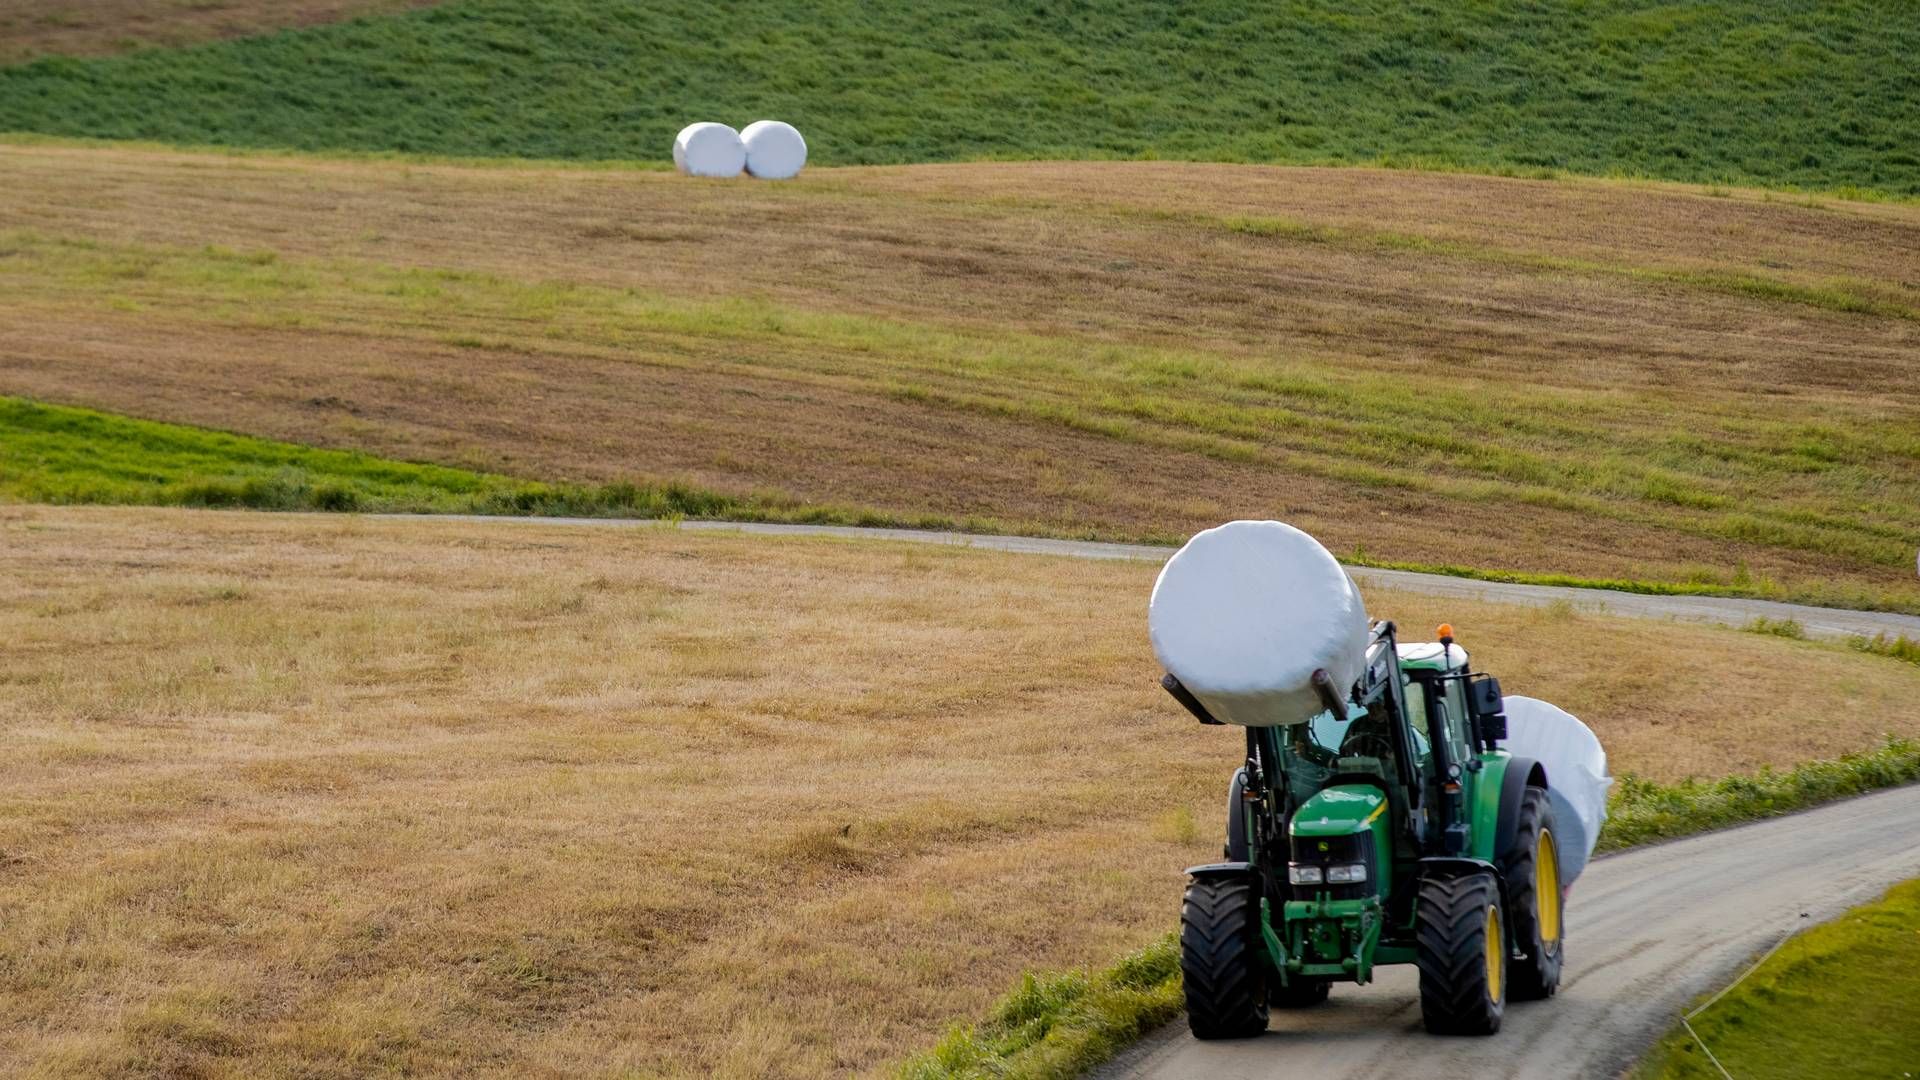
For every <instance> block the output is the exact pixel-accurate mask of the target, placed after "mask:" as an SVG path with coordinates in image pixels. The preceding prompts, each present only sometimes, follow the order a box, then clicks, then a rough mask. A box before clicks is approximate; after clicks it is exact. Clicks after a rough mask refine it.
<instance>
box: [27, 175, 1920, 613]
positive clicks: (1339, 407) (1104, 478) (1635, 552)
mask: <svg viewBox="0 0 1920 1080" xmlns="http://www.w3.org/2000/svg"><path fill="white" fill-rule="evenodd" d="M0 183H4V184H5V185H6V188H7V190H8V194H9V197H8V199H7V200H6V202H5V203H4V204H0V251H3V252H4V256H0V393H10V394H16V395H25V396H29V397H35V398H39V399H42V400H47V401H52V402H60V403H66V404H74V405H85V406H92V407H97V408H102V409H107V410H110V411H119V412H124V413H129V414H133V415H136V416H140V417H144V418H147V419H156V420H171V421H180V422H185V423H191V424H199V425H203V426H208V427H214V428H220V429H225V430H234V431H238V432H242V433H245V434H251V435H261V436H266V437H270V438H277V439H285V440H289V441H292V442H298V443H306V444H311V445H317V446H324V447H332V448H350V449H360V450H365V451H368V452H371V453H375V454H380V455H385V456H389V457H398V458H404V459H409V460H418V461H428V462H434V463H439V464H447V465H455V466H462V467H469V468H477V469H482V470H486V471H494V472H502V473H507V474H511V475H516V476H521V477H527V478H532V479H540V480H572V481H590V482H603V481H610V480H642V481H646V480H655V481H657V480H678V481H683V482H686V483H689V484H691V485H694V486H696V487H699V488H702V489H705V490H709V491H713V492H718V493H720V494H722V495H726V496H728V497H737V498H748V497H756V498H757V497H761V496H765V497H767V498H769V499H771V500H773V501H784V502H787V503H793V502H803V503H804V502H813V503H823V504H832V505H837V506H851V507H860V508H866V509H868V510H872V511H874V512H876V513H877V514H879V515H881V516H894V517H900V518H914V519H924V518H926V517H928V516H934V517H940V518H945V519H948V520H954V521H971V522H975V523H979V524H981V525H984V526H987V527H998V528H1003V529H1008V530H1021V531H1039V532H1054V533H1066V534H1073V535H1099V536H1110V537H1121V538H1126V537H1151V538H1159V539H1175V538H1179V537H1182V536H1184V535H1186V534H1188V533H1190V532H1191V531H1193V530H1194V529H1197V528H1200V527H1204V526H1206V525H1210V524H1213V523H1216V522H1218V521H1220V520H1222V519H1226V518H1231V517H1238V516H1250V517H1269V516H1272V517H1280V518H1283V519H1286V520H1290V521H1294V522H1296V523H1298V524H1301V525H1303V526H1304V527H1307V528H1308V529H1310V530H1311V531H1313V532H1314V533H1315V534H1316V535H1318V536H1320V537H1321V538H1322V539H1324V540H1325V541H1326V542H1327V543H1328V544H1329V545H1330V546H1331V547H1333V548H1334V549H1335V550H1336V551H1337V552H1339V553H1341V554H1343V555H1354V556H1360V557H1365V558H1371V559H1380V560H1387V561H1397V562H1405V563H1420V564H1439V565H1453V566H1462V567H1470V568H1477V569H1481V570H1502V571H1520V572H1531V573H1558V574H1568V575H1573V576H1575V577H1583V578H1589V579H1622V580H1638V581H1643V582H1655V583H1661V584H1665V585H1668V586H1676V587H1682V588H1694V587H1698V588H1709V589H1721V590H1729V591H1735V592H1747V593H1753V594H1760V595H1775V596H1788V597H1794V598H1800V599H1810V600H1814V601H1825V602H1833V603H1843V604H1856V605H1865V606H1881V607H1896V608H1906V609H1909V610H1913V609H1916V608H1920V585H1917V584H1916V582H1915V580H1914V575H1913V559H1914V549H1913V538H1914V536H1915V535H1920V434H1916V433H1920V363H1916V362H1915V360H1916V357H1920V286H1917V285H1916V283H1915V281H1914V280H1913V276H1912V266H1913V265H1914V263H1913V253H1914V252H1915V251H1917V250H1920V216H1917V215H1920V209H1916V208H1914V207H1911V206H1900V205H1884V204H1860V203H1846V202H1839V201H1835V200H1802V201H1794V202H1787V201H1781V200H1778V199H1774V198H1772V197H1769V196H1764V195H1756V194H1753V193H1729V194H1727V197H1716V195H1715V194H1714V193H1712V192H1706V191H1701V190H1696V189H1680V188H1653V187H1645V186H1634V185H1624V184H1612V183H1601V182H1573V181H1559V182H1543V181H1520V180H1501V179H1489V178H1475V177H1465V176H1449V175H1425V174H1410V173H1399V172H1369V171H1353V170H1319V169H1276V168H1255V167H1229V166H1198V165H1164V164H1146V163H1143V164H1086V163H1082V164H1034V165H969V166H951V167H938V166H929V167H914V168H899V169H847V170H816V171H814V172H811V173H809V174H808V175H807V177H806V178H804V179H802V180H801V181H799V182H796V183H790V184H781V185H773V184H742V183H699V182H691V181H686V180H684V179H682V178H679V177H673V176H667V175H658V174H652V173H641V172H632V171H605V170H601V171H593V170H586V171H580V170H566V169H558V168H547V167H507V166H455V165H422V164H404V163H392V162H365V161H340V160H327V159H318V158H306V157H278V156H264V157H263V156H249V157H229V156H222V155H217V154H190V153H178V152H169V151H160V150H143V149H139V148H121V147H115V148H107V147H75V146H64V145H38V144H31V145H29V144H19V145H12V146H8V147H7V148H6V149H5V151H4V152H3V153H0Z"/></svg>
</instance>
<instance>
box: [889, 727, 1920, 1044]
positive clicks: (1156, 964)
mask: <svg viewBox="0 0 1920 1080" xmlns="http://www.w3.org/2000/svg"><path fill="white" fill-rule="evenodd" d="M1915 781H1920V742H1915V741H1914V740H1912V739H1903V738H1895V737H1892V736H1889V737H1888V739H1887V742H1886V745H1884V746H1882V747H1880V748H1879V749H1877V750H1872V751H1867V752H1864V753H1858V754H1848V755H1845V756H1842V757H1840V758H1838V759H1836V760H1832V761H1814V762H1808V763H1807V764H1805V765H1800V766H1797V767H1795V768H1792V769H1788V770H1784V771H1781V772H1773V771H1771V770H1769V771H1765V772H1762V773H1759V774H1757V775H1751V776H1729V777H1724V778H1722V779H1720V780H1716V781H1712V782H1708V783H1696V782H1693V781H1687V782H1684V783H1681V784H1658V783H1653V782H1651V781H1647V780H1642V779H1638V778H1636V777H1633V776H1624V777H1622V778H1621V780H1620V783H1619V784H1618V785H1617V786H1616V788H1615V790H1614V792H1613V795H1612V796H1611V798H1610V799H1609V805H1608V813H1607V823H1606V825H1605V827H1604V828H1603V829H1602V830H1601V833H1600V841H1599V844H1598V845H1597V847H1596V850H1597V851H1598V852H1610V851H1622V850H1625V849H1627V848H1631V847H1634V846H1636V845H1639V844H1646V843H1652V842H1655V841H1659V840H1667V839H1673V838H1676V837H1680V836H1686V835H1690V834H1693V833H1699V832H1706V831H1709V830H1712V829H1718V828H1725V827H1727V826H1730V825H1737V824H1740V823H1742V822H1748V821H1755V820H1759V819H1761V818H1767V817H1775V816H1778V815H1781V814H1787V813H1793V812H1795V811H1798V810H1805V809H1808V808H1810V807H1814V806H1818V805H1820V804H1821V803H1825V802H1831V801H1833V800H1835V799H1843V798H1847V797H1849V796H1852V795H1861V794H1865V793H1867V792H1870V791H1877V790H1880V789H1883V788H1888V787H1894V786H1897V785H1900V784H1909V783H1913V782H1915ZM1909 891H1911V887H1910V888H1909ZM1849 918H1850V917H1849ZM1915 929H1916V931H1920V925H1916V926H1915ZM1830 932H1831V931H1824V930H1823V931H1816V932H1815V935H1821V934H1826V933H1830ZM1817 940H1818V937H1817V936H1815V937H1811V938H1810V939H1809V940H1808V941H1807V942H1803V943H1802V944H1801V948H1802V949H1803V950H1804V949H1806V948H1807V947H1809V946H1813V943H1814V942H1815V941H1817ZM1902 945H1903V946H1904V942H1902ZM1814 947H1815V948H1816V949H1817V948H1818V946H1814ZM1795 955H1796V954H1794V953H1789V954H1787V955H1786V956H1785V957H1783V958H1782V959H1781V960H1780V961H1779V962H1778V963H1777V964H1776V965H1774V966H1775V967H1776V968H1785V967H1788V966H1790V965H1793V964H1795V963H1796V959H1795ZM1827 967H1828V970H1830V971H1833V972H1834V974H1833V975H1832V976H1829V978H1830V982H1829V983H1828V985H1829V987H1831V986H1833V985H1837V984H1845V983H1847V982H1849V981H1851V980H1852V979H1853V978H1854V977H1855V973H1853V972H1851V971H1847V970H1846V968H1845V966H1844V965H1843V964H1838V963H1835V964H1829V965H1827ZM1896 967H1898V965H1891V966H1888V970H1893V969H1894V968H1896ZM1768 981H1769V980H1768V979H1766V978H1763V979H1762V980H1761V982H1760V983H1759V984H1757V987H1764V986H1765V985H1766V984H1767V982H1768ZM1910 981H1911V980H1910V979H1906V980H1904V981H1900V982H1899V983H1898V985H1900V986H1904V985H1905V984H1906V982H1910ZM1748 993H1749V994H1754V993H1758V994H1759V995H1760V998H1759V1001H1761V1002H1765V1001H1767V1000H1768V999H1769V996H1768V993H1767V991H1765V990H1764V989H1756V990H1750V991H1748ZM1905 993H1906V992H1905V991H1903V990H1899V989H1895V990H1892V991H1881V992H1878V993H1875V994H1871V995H1853V994H1846V993H1833V992H1832V991H1831V990H1830V989H1829V990H1828V991H1827V992H1826V993H1825V994H1823V995H1822V996H1824V997H1826V998H1829V999H1844V1000H1845V1001H1854V1002H1858V1001H1864V1000H1867V999H1868V998H1873V999H1876V1000H1879V1001H1881V1002H1883V1003H1890V1002H1896V1001H1901V1000H1904V995H1905ZM1835 1007H1836V1008H1837V1009H1839V1008H1843V1007H1842V1006H1840V1005H1838V1004H1836V1006H1835ZM1181 1008H1182V999H1181V996H1180V945H1179V940H1178V938H1177V936H1176V935H1175V934H1172V933H1169V934H1167V935H1166V936H1165V937H1162V938H1160V939H1159V940H1157V941H1155V942H1153V943H1152V944H1150V945H1148V946H1146V947H1145V948H1143V949H1141V950H1140V951H1138V952H1135V953H1131V954H1129V955H1128V956H1126V957H1124V958H1122V959H1121V960H1120V961H1119V962H1118V963H1116V964H1114V965H1113V966H1112V967H1109V968H1105V969H1102V970H1100V971H1093V972H1087V971H1075V972H1065V973H1056V974H1036V973H1032V972H1029V973H1027V974H1026V975H1024V976H1022V978H1021V982H1020V985H1019V986H1018V987H1017V988H1016V989H1015V990H1014V991H1013V992H1012V993H1010V994H1008V995H1007V996H1006V997H1005V998H1003V999H1002V1000H1001V1001H1000V1002H999V1003H998V1004H996V1005H995V1006H994V1008H993V1009H992V1010H991V1011H990V1012H989V1013H988V1014H987V1015H986V1017H985V1018H984V1019H983V1020H981V1021H980V1022H979V1023H977V1024H973V1025H961V1026H956V1027H955V1028H954V1029H952V1030H951V1031H949V1032H948V1033H947V1035H946V1036H945V1037H944V1038H943V1039H941V1041H940V1042H939V1043H938V1044H936V1045H935V1046H934V1047H933V1048H931V1049H930V1050H928V1051H926V1052H925V1053H923V1054H920V1055H918V1056H916V1057H914V1058H912V1059H910V1060H909V1061H908V1062H906V1063H905V1064H904V1065H902V1066H901V1067H900V1070H899V1075H900V1076H901V1077H902V1078H903V1080H962V1078H978V1077H1009V1078H1012V1077H1018V1078H1021V1080H1062V1078H1066V1077H1073V1076H1078V1075H1080V1074H1081V1073H1083V1072H1085V1071H1086V1070H1088V1069H1090V1068H1092V1067H1093V1066H1095V1065H1098V1064H1100V1063H1101V1062H1104V1061H1106V1060H1108V1059H1109V1058H1111V1057H1112V1056H1113V1055H1114V1054H1115V1053H1117V1052H1118V1051H1119V1050H1121V1049H1123V1048H1125V1047H1126V1046H1127V1045H1128V1044H1130V1043H1132V1042H1134V1041H1136V1040H1138V1039H1139V1038H1140V1036H1142V1035H1144V1034H1146V1033H1147V1032H1149V1031H1151V1030H1153V1029H1154V1028H1156V1027H1159V1026H1160V1025H1162V1024H1165V1023H1168V1022H1170V1021H1172V1020H1173V1019H1174V1018H1175V1017H1177V1016H1178V1015H1179V1014H1180V1010H1181ZM1756 1008H1759V1009H1761V1010H1762V1011H1764V1008H1765V1007H1764V1006H1763V1005H1760V1006H1757V1005H1756V1004H1754V1003H1750V1002H1735V1003H1733V1004H1731V1005H1729V1007H1728V1012H1727V1014H1726V1015H1725V1016H1723V1017H1718V1018H1716V1022H1715V1025H1714V1027H1713V1028H1712V1029H1709V1030H1712V1031H1713V1032H1714V1037H1713V1038H1712V1039H1710V1042H1711V1044H1712V1045H1714V1046H1716V1047H1718V1046H1720V1045H1722V1043H1723V1041H1724V1042H1728V1043H1733V1044H1738V1043H1741V1042H1752V1043H1755V1044H1761V1043H1766V1042H1768V1040H1766V1039H1764V1038H1755V1037H1754V1036H1752V1035H1742V1034H1741V1032H1742V1030H1743V1028H1745V1027H1746V1026H1747V1025H1746V1024H1745V1023H1744V1022H1743V1021H1742V1020H1741V1019H1740V1018H1739V1017H1738V1015H1737V1014H1738V1013H1740V1012H1741V1011H1742V1010H1746V1011H1749V1012H1751V1011H1754V1010H1755V1009H1756ZM1836 1019H1838V1018H1836ZM1804 1023H1806V1018H1805V1017H1804V1016H1801V1015H1795V1016H1793V1017H1792V1022H1791V1023H1788V1024H1786V1025H1785V1026H1787V1027H1798V1026H1800V1025H1803V1024H1804ZM1878 1026H1881V1025H1872V1024H1870V1025H1866V1026H1863V1027H1861V1028H1860V1030H1861V1032H1862V1033H1863V1034H1865V1033H1867V1032H1870V1031H1872V1030H1874V1029H1875V1028H1876V1027H1878ZM1899 1026H1900V1025H1899V1024H1898V1023H1895V1024H1894V1025H1892V1028H1894V1029H1897V1028H1898V1027H1899ZM1823 1030H1824V1029H1823ZM1889 1030H1891V1029H1889ZM1723 1033H1724V1034H1723ZM1728 1036H1732V1038H1728ZM1689 1042H1690V1040H1688V1039H1687V1038H1686V1037H1685V1036H1684V1035H1680V1034H1676V1036H1674V1037H1672V1038H1669V1039H1668V1040H1667V1042H1666V1043H1664V1044H1662V1046H1661V1047H1660V1048H1659V1049H1658V1050H1656V1052H1655V1056H1654V1058H1653V1061H1654V1062H1655V1063H1662V1062H1664V1063H1666V1064H1661V1065H1656V1067H1655V1068H1653V1069H1652V1070H1651V1071H1648V1072H1644V1073H1642V1074H1641V1075H1645V1076H1669V1075H1673V1076H1688V1077H1691V1076H1701V1077H1705V1076H1708V1075H1710V1074H1709V1073H1707V1072H1705V1071H1702V1070H1703V1068H1704V1066H1703V1065H1702V1063H1699V1062H1693V1061H1692V1058H1691V1050H1692V1047H1691V1046H1690V1045H1683V1044H1685V1043H1689ZM1795 1061H1796V1065H1795V1068H1796V1069H1798V1068H1800V1067H1801V1065H1803V1064H1804V1060H1803V1059H1795ZM1663 1068H1664V1069H1666V1070H1667V1071H1664V1072H1663V1071H1661V1070H1662V1069H1663ZM1737 1075H1741V1076H1746V1075H1760V1074H1758V1073H1751V1074H1750V1073H1747V1072H1744V1071H1743V1072H1741V1073H1739V1074H1737ZM1790 1075H1805V1074H1804V1073H1802V1072H1794V1073H1792V1074H1790Z"/></svg>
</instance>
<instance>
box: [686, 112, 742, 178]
mask: <svg viewBox="0 0 1920 1080" xmlns="http://www.w3.org/2000/svg"><path fill="white" fill-rule="evenodd" d="M673 167H674V168H676V169H678V170H680V171H681V172H682V173H684V174H685V175H687V176H739V175H740V170H742V169H744V168H746V167H747V146H746V144H745V143H744V142H742V141H741V140H740V133H739V132H737V131H735V130H733V129H732V128H730V127H728V126H727V125H725V124H712V123H706V122H702V123H698V124H688V125H687V126H686V127H683V128H681V129H680V134H679V135H678V136H676V137H675V138H674V140H673Z"/></svg>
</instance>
